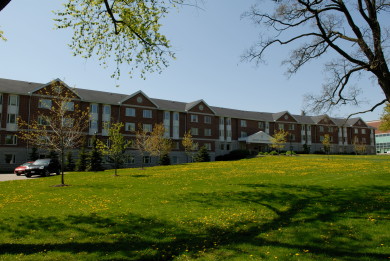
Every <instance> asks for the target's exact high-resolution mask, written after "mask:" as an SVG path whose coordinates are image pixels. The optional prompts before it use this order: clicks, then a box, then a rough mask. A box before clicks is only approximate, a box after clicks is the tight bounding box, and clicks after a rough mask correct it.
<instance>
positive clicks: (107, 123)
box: [102, 121, 110, 130]
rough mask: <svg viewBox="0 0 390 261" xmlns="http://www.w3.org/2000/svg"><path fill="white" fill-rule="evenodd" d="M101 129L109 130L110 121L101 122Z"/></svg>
mask: <svg viewBox="0 0 390 261" xmlns="http://www.w3.org/2000/svg"><path fill="white" fill-rule="evenodd" d="M102 128H103V129H105V130H108V129H109V128H110V121H102Z"/></svg>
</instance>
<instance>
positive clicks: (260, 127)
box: [258, 121, 264, 129]
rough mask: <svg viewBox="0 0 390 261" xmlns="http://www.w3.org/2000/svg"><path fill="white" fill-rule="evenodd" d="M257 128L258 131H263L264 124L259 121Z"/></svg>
mask: <svg viewBox="0 0 390 261" xmlns="http://www.w3.org/2000/svg"><path fill="white" fill-rule="evenodd" d="M258 127H259V129H264V122H262V121H259V123H258Z"/></svg>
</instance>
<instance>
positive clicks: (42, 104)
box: [38, 99, 51, 109]
mask: <svg viewBox="0 0 390 261" xmlns="http://www.w3.org/2000/svg"><path fill="white" fill-rule="evenodd" d="M38 108H41V109H51V100H49V99H39V102H38Z"/></svg>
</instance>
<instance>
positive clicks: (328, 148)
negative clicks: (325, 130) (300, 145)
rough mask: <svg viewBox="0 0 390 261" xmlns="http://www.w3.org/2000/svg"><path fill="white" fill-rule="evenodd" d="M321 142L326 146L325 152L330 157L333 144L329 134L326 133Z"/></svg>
mask: <svg viewBox="0 0 390 261" xmlns="http://www.w3.org/2000/svg"><path fill="white" fill-rule="evenodd" d="M321 143H322V146H324V152H325V153H326V154H327V155H328V159H329V152H330V146H331V143H330V136H329V134H325V135H324V139H323V140H322V141H321Z"/></svg>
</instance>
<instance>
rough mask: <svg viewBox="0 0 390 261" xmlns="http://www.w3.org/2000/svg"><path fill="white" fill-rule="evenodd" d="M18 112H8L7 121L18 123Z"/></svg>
mask: <svg viewBox="0 0 390 261" xmlns="http://www.w3.org/2000/svg"><path fill="white" fill-rule="evenodd" d="M16 118H17V116H16V114H15V113H8V115H7V123H11V124H16Z"/></svg>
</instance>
